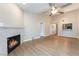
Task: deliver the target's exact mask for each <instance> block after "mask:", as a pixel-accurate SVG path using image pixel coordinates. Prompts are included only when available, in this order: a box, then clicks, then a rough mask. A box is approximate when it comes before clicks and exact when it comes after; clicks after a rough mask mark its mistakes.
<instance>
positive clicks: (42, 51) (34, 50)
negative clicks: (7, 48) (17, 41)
mask: <svg viewBox="0 0 79 59" xmlns="http://www.w3.org/2000/svg"><path fill="white" fill-rule="evenodd" d="M9 56H79V40H78V39H73V38H65V37H59V36H49V37H46V38H42V39H38V40H34V41H29V42H24V43H23V44H22V45H20V46H19V47H17V48H16V49H15V50H14V51H12V52H11V53H10V54H9Z"/></svg>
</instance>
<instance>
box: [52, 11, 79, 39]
mask: <svg viewBox="0 0 79 59" xmlns="http://www.w3.org/2000/svg"><path fill="white" fill-rule="evenodd" d="M78 14H79V10H75V11H71V12H67V13H65V14H63V15H59V16H55V17H52V23H57V24H58V35H59V36H66V37H74V38H78V37H79V36H78V35H79V34H78V27H79V26H78V20H79V19H78V18H79V17H78ZM63 20H64V22H63ZM65 23H72V25H73V28H72V30H71V31H63V30H62V24H65Z"/></svg>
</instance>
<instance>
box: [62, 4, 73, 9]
mask: <svg viewBox="0 0 79 59" xmlns="http://www.w3.org/2000/svg"><path fill="white" fill-rule="evenodd" d="M69 5H72V3H67V4H65V5H63V6H61V8H64V7H67V6H69Z"/></svg>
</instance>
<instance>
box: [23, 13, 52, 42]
mask: <svg viewBox="0 0 79 59" xmlns="http://www.w3.org/2000/svg"><path fill="white" fill-rule="evenodd" d="M41 22H43V23H44V25H45V27H44V35H49V30H50V29H49V27H50V23H51V17H49V16H46V15H39V14H34V13H28V12H25V14H24V27H25V41H29V40H32V38H35V39H36V38H39V37H40V33H41V26H40V23H41Z"/></svg>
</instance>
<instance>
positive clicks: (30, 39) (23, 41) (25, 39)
mask: <svg viewBox="0 0 79 59" xmlns="http://www.w3.org/2000/svg"><path fill="white" fill-rule="evenodd" d="M26 41H32V38H30V39H25V40H23V42H26Z"/></svg>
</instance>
